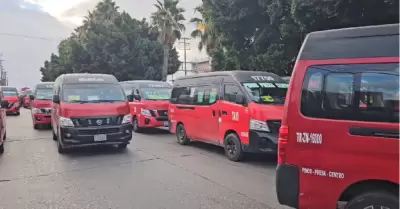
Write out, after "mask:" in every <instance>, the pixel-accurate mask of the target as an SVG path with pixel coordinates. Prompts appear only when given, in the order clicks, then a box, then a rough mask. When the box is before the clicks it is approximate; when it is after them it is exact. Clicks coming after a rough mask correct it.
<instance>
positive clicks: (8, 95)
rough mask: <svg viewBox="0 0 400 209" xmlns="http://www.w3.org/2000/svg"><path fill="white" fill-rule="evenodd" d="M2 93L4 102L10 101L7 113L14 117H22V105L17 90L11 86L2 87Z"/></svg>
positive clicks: (0, 88)
mask: <svg viewBox="0 0 400 209" xmlns="http://www.w3.org/2000/svg"><path fill="white" fill-rule="evenodd" d="M0 91H1V94H2V96H3V100H7V101H8V108H7V111H6V113H7V114H12V115H20V112H19V109H20V107H21V105H20V101H19V96H18V90H17V88H15V87H11V86H0Z"/></svg>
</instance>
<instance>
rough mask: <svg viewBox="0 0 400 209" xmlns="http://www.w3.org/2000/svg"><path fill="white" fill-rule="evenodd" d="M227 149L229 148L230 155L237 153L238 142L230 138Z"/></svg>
mask: <svg viewBox="0 0 400 209" xmlns="http://www.w3.org/2000/svg"><path fill="white" fill-rule="evenodd" d="M226 149H227V150H228V154H229V155H230V156H233V155H235V154H236V144H235V142H234V141H233V140H232V139H228V142H227V144H226Z"/></svg>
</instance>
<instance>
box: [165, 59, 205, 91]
mask: <svg viewBox="0 0 400 209" xmlns="http://www.w3.org/2000/svg"><path fill="white" fill-rule="evenodd" d="M211 71H212V68H211V61H210V59H202V60H196V61H193V62H186V73H185V65H184V63H182V64H181V66H180V67H179V70H178V71H176V72H175V73H174V74H170V75H167V83H169V84H171V85H172V84H173V83H174V81H175V80H176V79H177V78H179V77H182V76H185V75H194V74H197V73H205V72H211Z"/></svg>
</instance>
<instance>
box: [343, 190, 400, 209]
mask: <svg viewBox="0 0 400 209" xmlns="http://www.w3.org/2000/svg"><path fill="white" fill-rule="evenodd" d="M371 206H372V207H371ZM381 206H383V207H381ZM364 208H371V209H373V208H389V209H398V208H399V199H398V198H397V196H396V195H394V194H391V193H389V192H384V191H376V192H367V193H364V194H361V195H358V196H356V197H354V198H353V199H351V200H350V201H349V202H348V203H347V204H346V207H345V209H364Z"/></svg>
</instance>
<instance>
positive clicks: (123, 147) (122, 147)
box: [118, 144, 128, 149]
mask: <svg viewBox="0 0 400 209" xmlns="http://www.w3.org/2000/svg"><path fill="white" fill-rule="evenodd" d="M127 147H128V144H118V149H126V148H127Z"/></svg>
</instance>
